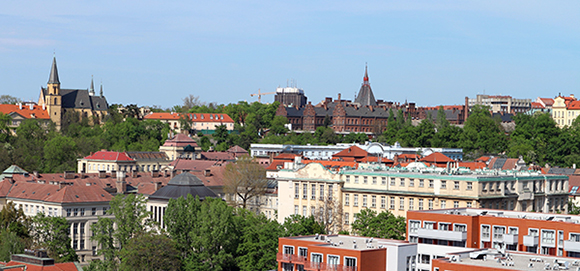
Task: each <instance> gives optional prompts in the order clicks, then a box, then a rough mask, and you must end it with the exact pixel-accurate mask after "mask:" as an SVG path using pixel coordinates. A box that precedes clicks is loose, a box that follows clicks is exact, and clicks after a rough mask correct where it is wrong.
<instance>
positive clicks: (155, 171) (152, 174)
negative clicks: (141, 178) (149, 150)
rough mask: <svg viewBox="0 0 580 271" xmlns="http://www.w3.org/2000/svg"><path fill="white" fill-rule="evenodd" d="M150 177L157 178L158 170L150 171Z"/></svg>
mask: <svg viewBox="0 0 580 271" xmlns="http://www.w3.org/2000/svg"><path fill="white" fill-rule="evenodd" d="M151 177H153V178H157V177H159V170H152V171H151Z"/></svg>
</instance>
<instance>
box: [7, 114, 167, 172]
mask: <svg viewBox="0 0 580 271" xmlns="http://www.w3.org/2000/svg"><path fill="white" fill-rule="evenodd" d="M10 123H11V119H10V117H9V116H8V115H4V114H2V113H0V169H1V170H4V169H6V168H8V167H9V166H10V165H13V164H14V165H18V166H20V167H22V168H23V169H24V170H26V171H29V172H33V171H38V172H45V173H53V172H64V171H65V170H76V166H77V159H78V158H81V157H85V156H87V155H90V154H91V153H92V152H96V151H99V150H101V149H107V150H115V151H158V150H159V146H160V145H161V144H163V142H164V141H165V139H166V138H167V134H168V133H169V131H170V130H169V125H168V124H163V123H161V122H160V121H153V120H138V119H136V118H133V117H131V116H123V115H122V114H121V113H119V112H117V109H116V107H114V106H113V107H111V108H110V109H109V114H108V115H107V116H106V117H105V118H104V119H103V120H99V119H97V118H91V119H89V118H81V117H80V115H79V114H78V113H76V112H71V111H69V112H67V113H66V114H65V115H64V117H63V122H62V128H61V131H57V130H56V129H55V125H54V123H52V122H44V121H40V120H38V119H26V120H24V121H23V122H22V123H21V124H20V125H19V126H18V127H17V128H16V129H15V130H14V133H15V135H13V132H12V131H11V129H10V128H9V127H8V125H9V124H10ZM92 123H97V125H92Z"/></svg>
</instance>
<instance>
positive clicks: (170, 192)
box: [149, 172, 218, 200]
mask: <svg viewBox="0 0 580 271" xmlns="http://www.w3.org/2000/svg"><path fill="white" fill-rule="evenodd" d="M188 195H192V196H193V197H196V196H197V197H199V199H201V200H203V199H205V198H206V197H212V198H217V197H218V196H217V195H216V194H215V193H214V192H213V191H211V190H210V189H209V188H207V187H206V186H205V185H204V183H203V182H202V181H201V180H200V179H199V178H198V177H196V176H194V175H193V174H191V173H189V172H185V173H181V174H179V175H177V176H175V177H173V179H171V180H170V181H169V183H168V184H167V186H164V187H162V188H160V189H159V190H157V191H156V192H155V193H153V194H152V195H151V196H149V199H152V200H169V199H177V198H179V197H187V196H188Z"/></svg>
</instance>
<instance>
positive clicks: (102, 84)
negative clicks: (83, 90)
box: [100, 82, 103, 97]
mask: <svg viewBox="0 0 580 271" xmlns="http://www.w3.org/2000/svg"><path fill="white" fill-rule="evenodd" d="M100 94H101V97H103V82H101V93H100Z"/></svg>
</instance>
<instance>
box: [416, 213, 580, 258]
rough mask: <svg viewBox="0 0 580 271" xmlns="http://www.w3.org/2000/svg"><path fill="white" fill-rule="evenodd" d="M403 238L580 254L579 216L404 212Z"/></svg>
mask: <svg viewBox="0 0 580 271" xmlns="http://www.w3.org/2000/svg"><path fill="white" fill-rule="evenodd" d="M407 225H408V231H407V240H409V241H411V242H418V243H427V244H440V245H448V246H457V247H468V248H495V249H499V250H502V251H510V252H511V251H521V252H531V253H538V254H542V255H552V256H565V257H574V258H580V216H576V215H564V214H547V213H535V212H518V211H505V210H492V209H473V208H458V209H447V210H428V211H413V212H409V213H408V214H407Z"/></svg>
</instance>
